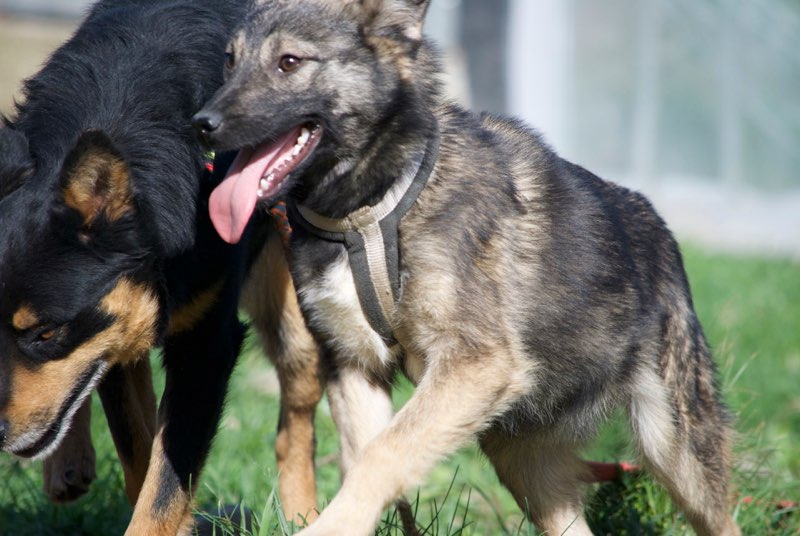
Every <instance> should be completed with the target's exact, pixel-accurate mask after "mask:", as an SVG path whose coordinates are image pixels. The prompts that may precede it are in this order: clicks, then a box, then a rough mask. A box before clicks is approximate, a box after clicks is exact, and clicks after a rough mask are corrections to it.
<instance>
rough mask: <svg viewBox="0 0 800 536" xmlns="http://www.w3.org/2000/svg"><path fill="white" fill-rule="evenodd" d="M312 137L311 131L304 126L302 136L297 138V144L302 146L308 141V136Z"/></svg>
mask: <svg viewBox="0 0 800 536" xmlns="http://www.w3.org/2000/svg"><path fill="white" fill-rule="evenodd" d="M310 137H311V132H310V131H309V130H308V129H307V128H305V127H303V129H302V130H301V131H300V137H299V138H297V145H300V146H303V145H305V144H306V142H307V141H308V138H310Z"/></svg>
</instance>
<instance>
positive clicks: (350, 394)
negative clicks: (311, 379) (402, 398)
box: [328, 368, 394, 478]
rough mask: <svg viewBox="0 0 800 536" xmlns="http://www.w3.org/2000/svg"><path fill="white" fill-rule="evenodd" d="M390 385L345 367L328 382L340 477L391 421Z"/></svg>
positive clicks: (392, 413) (392, 410)
mask: <svg viewBox="0 0 800 536" xmlns="http://www.w3.org/2000/svg"><path fill="white" fill-rule="evenodd" d="M390 388H391V386H390V385H385V384H384V385H375V384H373V383H372V382H370V381H369V380H368V379H367V378H365V377H364V375H363V374H361V372H360V371H358V370H355V369H352V368H348V369H344V370H341V371H340V372H339V373H338V374H337V377H336V378H334V379H333V380H331V381H330V382H328V401H329V403H330V406H331V413H332V415H333V418H334V420H335V421H336V427H337V428H338V430H339V445H340V446H339V448H340V453H341V468H342V477H343V478H344V477H345V476H346V475H347V472H348V471H349V469H350V468H351V467H352V466H353V465H354V464H355V461H356V460H357V459H358V456H359V454H360V453H361V451H362V450H363V448H364V446H365V445H367V443H369V442H370V441H371V440H372V439H373V438H374V437H375V436H377V435H378V434H379V433H380V432H381V431H382V430H383V429H384V428H386V426H387V425H388V424H389V422H391V420H392V416H393V415H394V409H393V408H392V397H391V392H390Z"/></svg>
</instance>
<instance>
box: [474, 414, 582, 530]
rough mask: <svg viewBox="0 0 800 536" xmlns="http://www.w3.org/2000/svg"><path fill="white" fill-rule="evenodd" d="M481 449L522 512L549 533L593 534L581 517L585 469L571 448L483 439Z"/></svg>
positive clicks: (499, 436)
mask: <svg viewBox="0 0 800 536" xmlns="http://www.w3.org/2000/svg"><path fill="white" fill-rule="evenodd" d="M480 445H481V448H482V449H483V452H484V453H485V454H486V456H487V457H488V458H489V460H490V461H491V462H492V465H493V466H494V468H495V471H496V472H497V476H498V478H499V479H500V481H501V482H502V483H503V485H504V486H505V487H506V488H508V490H509V491H510V492H511V494H512V495H513V496H514V499H515V500H516V501H517V504H518V505H519V507H520V509H522V511H523V512H525V514H526V515H527V516H528V518H529V519H530V520H531V521H532V522H533V523H534V524H535V525H536V527H537V528H538V529H539V530H541V531H543V532H545V533H546V534H554V535H560V534H564V535H575V536H578V535H590V534H592V532H591V530H590V529H589V526H588V525H587V524H586V520H585V519H584V517H583V495H584V488H585V482H586V476H587V468H586V465H585V464H584V463H583V462H582V461H581V460H579V459H578V457H577V456H576V455H575V454H574V452H573V449H572V448H570V447H569V446H568V445H557V444H549V443H542V442H540V441H537V440H535V439H533V440H532V439H530V438H529V437H525V436H520V437H510V436H509V435H507V434H506V433H504V432H503V431H502V430H497V429H492V430H489V431H488V432H486V433H484V434H482V436H481V439H480Z"/></svg>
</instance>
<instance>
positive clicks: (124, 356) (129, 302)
mask: <svg viewBox="0 0 800 536" xmlns="http://www.w3.org/2000/svg"><path fill="white" fill-rule="evenodd" d="M100 304H101V309H102V310H103V311H105V312H107V313H108V314H110V315H113V316H114V317H115V318H116V321H115V322H114V323H113V324H112V325H111V327H109V328H108V329H106V330H105V331H103V332H101V333H99V334H98V335H96V336H95V337H94V338H93V339H92V340H91V341H90V342H89V344H91V347H92V348H93V349H94V352H95V355H102V354H103V353H104V351H103V349H102V348H103V347H105V348H106V351H107V350H108V349H113V353H114V356H115V363H122V364H126V363H132V362H134V361H136V360H137V359H139V358H140V357H141V356H142V355H145V354H146V352H147V351H148V350H150V348H152V347H153V345H154V344H155V342H156V322H157V320H158V311H159V305H158V300H157V299H156V296H155V294H154V293H153V291H152V290H150V289H149V288H147V287H146V286H144V285H137V284H135V283H133V282H132V281H130V280H128V279H125V278H122V279H120V280H119V282H118V283H117V286H116V287H114V290H112V291H111V292H109V293H108V294H107V295H106V296H105V297H104V298H103V299H102V300H101V302H100Z"/></svg>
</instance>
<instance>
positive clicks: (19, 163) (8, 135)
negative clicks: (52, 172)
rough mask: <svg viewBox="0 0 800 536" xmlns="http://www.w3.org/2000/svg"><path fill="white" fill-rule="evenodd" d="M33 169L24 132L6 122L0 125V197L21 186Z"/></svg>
mask: <svg viewBox="0 0 800 536" xmlns="http://www.w3.org/2000/svg"><path fill="white" fill-rule="evenodd" d="M34 169H35V166H34V164H33V159H31V155H30V152H29V150H28V138H26V137H25V134H23V133H22V132H19V131H17V130H15V129H14V128H13V127H12V126H11V125H8V124H7V125H6V126H4V127H0V199H2V198H3V197H5V196H7V195H8V194H10V193H11V192H13V191H14V190H16V189H17V188H19V187H20V186H22V184H23V183H24V182H25V181H26V180H28V179H29V178H30V177H31V175H33V172H34Z"/></svg>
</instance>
